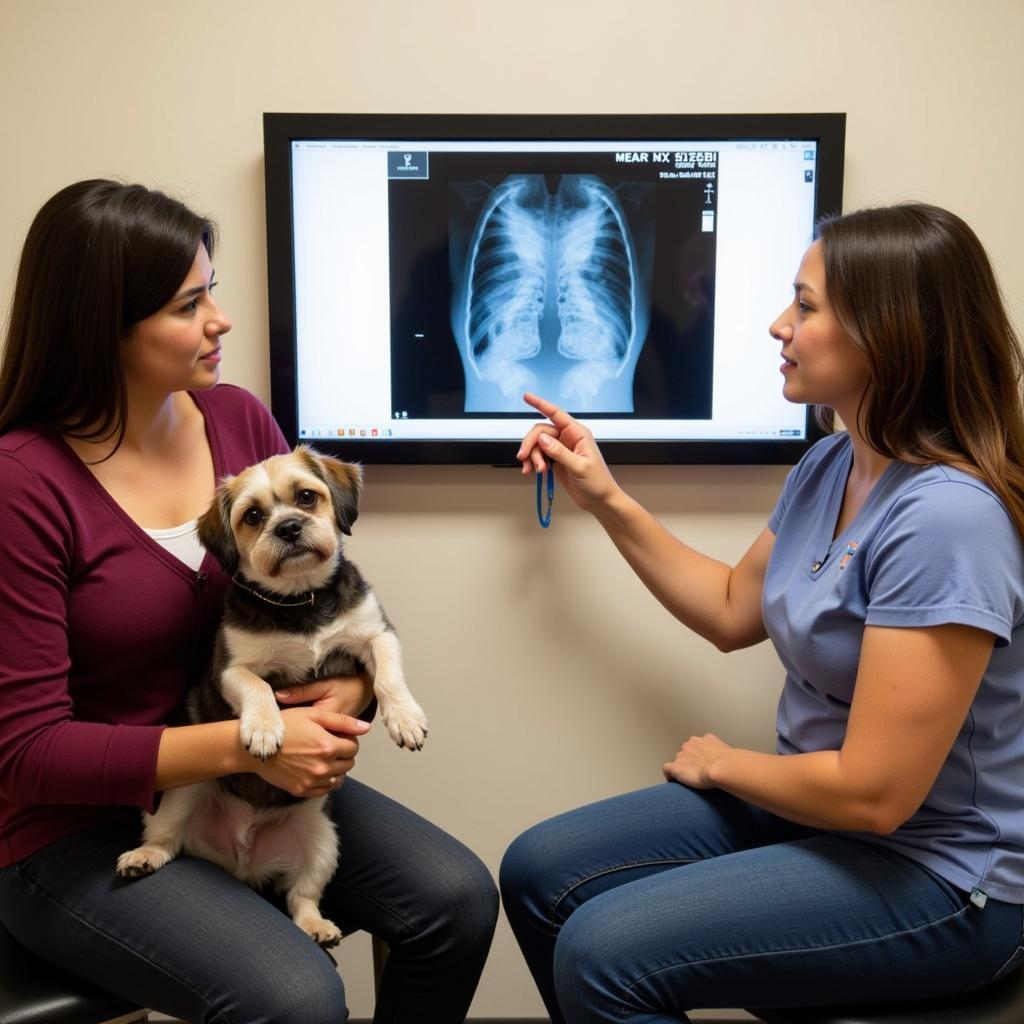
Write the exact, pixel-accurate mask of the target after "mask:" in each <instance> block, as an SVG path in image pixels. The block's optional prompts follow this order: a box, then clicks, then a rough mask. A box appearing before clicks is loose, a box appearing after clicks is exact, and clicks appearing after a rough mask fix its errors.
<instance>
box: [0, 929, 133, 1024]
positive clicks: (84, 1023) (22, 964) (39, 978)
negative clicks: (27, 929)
mask: <svg viewBox="0 0 1024 1024" xmlns="http://www.w3.org/2000/svg"><path fill="white" fill-rule="evenodd" d="M147 1016H148V1014H147V1012H146V1011H145V1010H143V1009H140V1008H139V1007H138V1006H135V1005H134V1004H133V1003H128V1002H125V1000H123V999H119V998H118V997H117V996H112V995H111V994H110V993H109V992H104V991H103V990H102V989H98V988H96V986H95V985H90V984H89V983H88V982H85V981H81V980H80V979H78V978H76V977H75V976H74V975H73V974H68V973H67V972H66V971H62V970H61V969H60V968H59V967H52V966H51V965H50V964H48V963H45V962H44V961H42V960H40V959H39V958H38V957H36V956H33V954H31V953H30V952H29V951H28V950H27V949H25V948H24V947H23V946H22V945H21V944H20V943H18V942H16V941H15V940H14V938H13V937H12V936H11V934H10V932H8V931H7V929H6V928H4V927H3V925H0V1024H135V1022H142V1021H145V1020H146V1019H147Z"/></svg>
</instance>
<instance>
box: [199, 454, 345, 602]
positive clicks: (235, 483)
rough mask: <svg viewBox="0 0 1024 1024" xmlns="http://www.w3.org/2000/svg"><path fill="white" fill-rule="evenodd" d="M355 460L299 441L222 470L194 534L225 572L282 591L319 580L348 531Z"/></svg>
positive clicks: (293, 590) (312, 586) (327, 571)
mask: <svg viewBox="0 0 1024 1024" xmlns="http://www.w3.org/2000/svg"><path fill="white" fill-rule="evenodd" d="M362 484H363V471H362V468H361V467H360V466H356V465H353V464H352V463H348V462H342V461H340V460H339V459H334V458H331V457H330V456H328V455H321V454H319V453H318V452H315V451H313V449H312V448H309V447H307V446H306V445H299V446H298V447H297V448H296V449H295V450H294V451H293V452H291V453H290V454H288V455H275V456H274V457H273V458H270V459H266V460H265V461H264V462H259V463H257V464H256V465H255V466H250V467H249V468H248V469H246V470H244V471H243V472H241V473H239V474H238V475H237V476H233V477H226V478H225V479H224V480H223V481H222V482H221V484H220V486H219V487H218V488H217V493H216V495H215V497H214V499H213V504H212V505H211V506H210V508H209V509H208V510H207V512H206V513H205V514H204V515H203V516H202V518H201V519H200V520H199V540H200V542H201V543H202V544H203V546H204V547H206V548H207V549H209V550H210V551H211V552H212V553H213V555H214V556H215V557H216V559H217V560H218V561H219V562H220V564H221V565H222V566H223V567H224V570H225V571H226V572H227V573H228V574H229V575H234V574H235V572H237V571H239V570H241V571H242V572H243V573H244V574H245V576H246V577H247V578H248V579H250V580H252V581H253V582H254V583H258V584H259V585H260V586H263V587H266V588H267V589H268V590H273V591H276V592H277V593H279V594H299V593H302V592H304V591H306V590H314V589H316V588H317V587H320V586H323V585H324V584H325V583H326V582H327V580H328V579H330V576H331V574H332V573H333V572H334V569H335V566H337V564H338V558H339V557H340V555H341V539H342V538H341V535H342V534H349V533H351V532H352V524H353V523H354V522H355V520H356V516H357V515H358V508H359V494H360V491H361V490H362Z"/></svg>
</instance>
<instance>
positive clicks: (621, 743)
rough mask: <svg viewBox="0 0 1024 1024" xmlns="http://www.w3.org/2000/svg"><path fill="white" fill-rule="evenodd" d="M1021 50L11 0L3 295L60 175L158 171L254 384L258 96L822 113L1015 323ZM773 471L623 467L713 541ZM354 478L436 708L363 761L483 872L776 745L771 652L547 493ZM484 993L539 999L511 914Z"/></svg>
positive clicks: (610, 16) (365, 974) (1019, 308)
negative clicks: (416, 727)
mask: <svg viewBox="0 0 1024 1024" xmlns="http://www.w3.org/2000/svg"><path fill="white" fill-rule="evenodd" d="M1022 44H1024V3H1022V2H1021V0H976V2H975V3H971V4H968V3H959V2H952V0H903V2H900V0H860V2H858V3H840V2H837V0H817V2H805V0H775V2H768V0H764V2H757V0H721V2H714V0H710V2H709V0H704V2H701V3H694V2H691V0H629V2H623V0H617V2H609V0H518V2H517V3H513V4H509V5H504V6H499V5H498V4H496V3H493V2H491V3H488V2H484V0H476V2H472V0H443V2H438V0H435V2H428V0H419V2H414V0H409V2H405V3H403V2H399V0H377V2H376V3H373V4H369V3H354V2H349V0H344V2H342V0H295V2H293V3H288V4H285V3H281V2H279V0H273V2H271V0H201V2H200V0H175V2H165V3H159V4H158V3H155V2H151V0H81V2H79V0H0V113H2V118H0V125H2V130H3V132H4V141H3V161H2V164H0V183H2V188H0V287H3V288H9V286H10V281H11V278H12V275H13V272H14V267H15V263H16V260H17V254H18V249H19V246H20V243H21V240H22V238H23V237H24V233H25V230H26V228H27V227H28V223H29V220H30V218H31V216H32V215H33V213H34V212H35V210H36V209H37V208H38V207H39V205H40V204H41V203H42V202H43V201H44V200H45V199H46V198H47V197H48V196H49V195H50V194H51V193H52V192H54V191H55V190H56V189H57V188H59V187H61V186H63V185H65V184H67V183H69V182H71V181H73V180H76V179H79V178H84V177H90V176H96V175H116V176H122V177H126V178H128V179H136V180H140V181H143V182H145V183H147V184H150V185H156V186H163V187H166V188H168V189H170V190H172V191H174V192H175V193H177V194H178V195H180V196H181V197H182V198H184V199H185V200H186V201H188V202H190V203H192V204H194V205H195V206H196V207H198V208H199V209H201V210H204V211H207V212H210V213H212V214H213V215H215V216H216V217H217V219H218V220H219V221H220V224H221V226H222V229H223V244H222V248H221V251H220V253H219V255H218V261H217V263H218V266H217V270H218V277H219V278H220V280H221V281H222V282H223V283H222V284H221V288H220V291H219V292H218V299H219V300H220V301H222V302H223V303H224V304H225V305H226V307H227V308H228V309H229V310H230V311H231V312H232V314H233V316H234V320H235V329H234V331H233V333H232V335H231V336H230V338H229V339H228V341H227V346H226V353H227V354H226V358H225V364H224V376H225V379H227V380H229V381H233V382H236V383H240V384H243V385H245V386H247V387H249V388H251V389H252V390H254V391H255V392H256V393H257V394H259V395H261V396H262V397H264V398H265V399H266V398H269V386H268V380H269V376H268V360H267V327H266V298H265V287H264V282H265V272H266V271H265V236H264V221H263V173H262V143H261V114H262V112H263V111H265V110H276V111H288V110H293V111H370V112H372V111H394V112H399V111H424V112H478V111H500V112H631V111H646V112H698V111H733V112H751V111H804V110H806V111H832V110H839V111H846V112H847V113H848V115H849V122H848V138H847V164H846V171H847V179H846V180H847V188H846V197H847V200H846V207H847V208H848V209H849V208H852V207H854V206H857V205H862V204H865V203H877V202H886V201H892V200H897V199H904V198H912V197H913V198H923V199H926V200H929V201H932V202H936V203H939V204H942V205H946V206H949V207H950V208H952V209H954V210H956V211H958V212H959V213H961V214H962V215H963V216H965V217H966V219H967V220H968V221H969V222H970V223H971V224H973V226H974V227H975V228H976V230H977V231H978V233H979V234H980V236H981V238H982V240H983V241H984V242H985V243H986V245H987V246H988V248H989V251H990V252H991V254H992V256H993V258H994V260H995V263H996V266H997V270H998V271H999V273H1000V276H1001V280H1002V283H1003V287H1004V289H1005V292H1006V294H1007V297H1008V300H1009V302H1010V305H1011V309H1012V311H1013V314H1014V316H1015V319H1016V322H1017V324H1018V325H1020V324H1022V323H1024V315H1022V314H1024V258H1022V255H1021V253H1022V246H1021V244H1020V234H1021V231H1022V229H1024V217H1022V214H1021V202H1020V180H1021V177H1020V175H1021V172H1020V165H1021V163H1022V157H1024V144H1022V141H1021V126H1022V119H1021V102H1022V99H1024V62H1022V61H1021V59H1020V53H1021V48H1022ZM794 269H795V268H794ZM751 272H752V273H756V272H757V268H756V267H755V268H752V269H751ZM779 299H780V305H781V304H783V303H784V301H785V300H786V296H783V295H780V297H779ZM5 307H6V301H5ZM760 340H764V342H765V344H769V343H770V342H769V341H768V339H767V335H765V336H764V338H763V339H759V341H760ZM783 477H784V470H783V469H782V468H779V467H769V468H755V469H749V468H686V467H678V468H670V467H665V468H649V469H639V468H624V469H623V470H622V471H621V473H620V478H621V480H622V482H623V483H624V484H625V485H626V486H627V488H628V489H629V490H630V491H631V492H632V493H633V494H635V495H636V496H637V497H638V498H639V499H640V500H641V501H643V502H644V503H646V504H647V505H648V506H649V507H650V508H652V509H653V510H654V511H655V512H656V513H657V514H659V515H660V516H661V517H663V519H664V521H665V522H666V523H667V525H668V526H669V527H670V528H672V529H673V530H675V531H676V532H678V533H679V534H680V535H681V536H682V537H684V538H685V539H686V540H687V541H688V542H691V543H693V544H694V545H696V546H698V547H700V548H702V549H704V550H705V551H708V552H709V553H712V554H714V555H717V556H719V557H721V558H724V559H735V558H737V557H738V556H739V555H740V554H741V552H742V551H743V550H744V549H745V547H746V546H747V544H748V543H749V542H750V541H751V540H752V539H753V538H754V536H755V535H756V534H757V532H758V531H759V530H760V529H761V527H762V525H763V523H764V521H765V518H766V517H767V515H768V513H769V511H770V509H771V507H772V503H773V501H774V497H775V494H776V491H777V489H778V487H779V485H780V483H781V481H782V479H783ZM367 479H368V490H367V495H366V500H365V504H364V508H363V516H362V517H361V518H360V521H359V523H358V525H357V529H356V533H355V536H354V538H353V540H352V543H351V547H350V554H351V555H352V557H353V558H355V560H356V561H358V562H359V563H360V565H361V566H362V568H363V570H364V571H365V573H366V574H367V575H368V577H369V578H370V579H371V580H373V581H374V582H375V584H376V585H377V588H378V591H379V593H380V595H381V597H382V600H383V602H384V604H385V606H386V607H387V609H388V611H389V613H390V614H391V616H392V617H393V619H394V621H395V622H396V624H397V625H398V627H399V630H400V632H401V635H402V637H403V640H404V643H405V650H406V657H407V662H408V670H409V677H410V680H411V682H412V685H413V687H414V690H415V692H416V694H417V695H418V697H419V698H420V699H421V700H422V702H423V704H424V705H425V706H426V708H427V710H428V712H429V713H430V716H431V724H432V729H431V737H430V742H429V744H428V746H427V748H426V750H425V751H424V752H423V753H422V754H418V755H415V756H413V755H410V754H407V753H404V752H399V751H398V750H397V749H394V748H392V747H391V746H390V745H389V744H388V743H387V742H386V741H385V737H384V735H383V733H382V732H378V733H377V734H375V735H373V736H372V737H371V738H370V739H368V740H367V741H366V743H365V745H364V749H363V753H362V755H361V758H360V763H359V767H358V774H359V777H360V778H362V779H363V780H365V781H367V782H369V783H371V784H375V785H377V786H379V787H380V788H382V789H383V790H385V791H386V792H388V793H390V794H392V795H393V796H395V797H397V798H398V799H400V800H402V801H404V802H406V803H408V804H409V805H410V806H411V807H413V808H415V809H417V810H419V811H420V812H422V813H423V814H425V815H427V816H428V817H430V818H433V819H434V820H435V821H437V822H438V823H439V824H441V825H442V826H444V827H445V828H447V829H449V830H450V831H451V832H453V833H454V834H455V835H457V836H459V837H460V838H462V839H463V840H464V841H465V842H467V843H468V844H469V845H470V846H472V847H473V848H474V849H475V850H477V851H478V852H479V854H480V855H481V856H482V857H483V858H484V860H485V861H486V862H487V863H488V865H489V866H490V867H491V868H492V869H493V870H494V871H495V872H496V871H497V866H498V863H499V860H500V857H501V854H502V851H503V849H504V847H505V846H506V844H507V843H508V841H509V840H510V839H511V838H512V837H513V836H514V835H516V833H517V832H518V831H520V830H521V829H522V828H524V827H525V826H527V825H529V824H531V823H532V822H534V821H536V820H538V819H540V818H541V817H543V816H546V815H549V814H551V813H554V812H557V811H560V810H563V809H566V808H568V807H571V806H573V805H576V804H579V803H581V802H583V801H587V800H590V799H593V798H597V797H601V796H604V795H607V794H611V793H615V792H618V791H622V790H625V789H628V788H631V787H637V786H642V785H645V784H648V783H652V782H655V781H657V780H658V778H659V769H660V765H661V764H662V762H663V761H664V760H666V759H667V758H668V757H669V756H670V755H671V754H672V753H673V751H674V750H675V748H676V746H677V744H678V742H679V741H680V739H681V738H683V737H684V736H685V735H688V734H689V733H691V732H694V731H698V730H699V731H703V730H712V729H713V730H715V731H717V732H719V733H721V735H722V736H723V737H725V738H726V739H728V740H730V741H732V742H735V743H738V744H746V745H750V746H756V747H762V748H766V747H768V746H769V745H770V743H771V740H772V719H773V709H774V701H775V699H776V696H777V693H778V689H779V685H780V682H781V672H780V669H779V666H778V663H777V662H776V660H775V658H774V657H773V654H772V651H771V649H770V648H769V647H768V646H766V645H762V646H761V647H759V648H756V649H754V650H751V651H746V652H742V653H739V654H733V655H730V656H728V657H726V656H724V655H720V654H718V653H717V652H715V651H714V650H713V649H711V648H709V647H708V646H707V645H706V644H704V643H702V642H700V641H698V640H696V639H695V638H694V637H692V636H688V635H687V634H686V633H685V632H684V631H683V629H682V628H681V627H679V626H677V625H676V624H675V623H674V621H673V620H671V619H670V617H669V616H668V615H667V614H666V613H665V612H664V611H663V610H662V609H661V608H660V607H659V606H658V605H656V604H655V603H654V602H653V600H652V599H651V598H649V597H648V596H647V594H646V592H645V591H644V590H643V588H642V587H641V586H640V585H639V584H638V583H637V582H636V581H635V579H633V578H632V577H631V575H630V573H629V571H628V570H627V569H626V568H624V565H623V564H622V563H621V562H620V560H619V559H618V557H617V555H616V554H615V551H614V549H613V548H612V547H611V545H610V544H609V543H608V542H607V541H606V540H605V538H604V537H603V535H602V533H601V532H600V530H599V529H598V528H597V527H596V526H595V525H594V523H593V522H591V521H589V520H587V519H586V518H585V517H584V516H582V515H581V514H578V513H576V512H575V511H574V510H572V509H570V508H568V507H567V505H566V502H565V501H564V499H563V500H562V501H561V502H559V503H558V505H557V507H556V511H555V518H554V523H553V525H552V528H551V529H550V530H548V531H541V530H540V529H539V528H538V527H537V525H536V521H535V519H534V516H533V493H532V487H531V483H530V482H524V481H522V480H520V479H519V478H518V477H517V476H516V475H515V474H514V473H513V472H511V471H508V470H492V469H488V468H476V467H473V468H447V469H431V468H426V467H418V468H413V467H393V468H373V467H371V468H370V469H369V472H368V474H367ZM343 958H344V962H343V966H345V976H346V979H347V982H348V985H349V990H350V993H351V996H352V1008H353V1012H354V1013H355V1015H356V1016H363V1015H365V1014H366V1013H367V1012H368V1009H369V1005H370V986H369V953H368V947H366V945H365V944H364V943H363V942H362V940H361V939H360V938H353V939H350V940H348V941H347V942H346V943H345V944H344V952H343ZM473 1013H474V1014H475V1015H478V1016H499V1015H502V1016H506V1015H507V1016H534V1015H539V1014H540V1013H541V1006H540V1002H539V1000H538V999H537V997H536V996H535V994H534V993H533V991H532V986H531V984H530V982H529V978H528V976H527V973H526V971H525V969H524V967H523V966H522V964H521V962H520V959H519V956H518V953H517V951H516V949H515V947H514V944H513V942H512V939H511V936H510V933H509V932H508V929H507V926H505V925H504V923H502V924H501V926H500V929H499V933H498V936H497V939H496V941H495V946H494V951H493V954H492V958H491V961H490V964H489V966H488V968H487V972H486V974H485V977H484V980H483V983H482V985H481V988H480V991H479V994H478V997H477V1000H476V1002H475V1004H474V1007H473Z"/></svg>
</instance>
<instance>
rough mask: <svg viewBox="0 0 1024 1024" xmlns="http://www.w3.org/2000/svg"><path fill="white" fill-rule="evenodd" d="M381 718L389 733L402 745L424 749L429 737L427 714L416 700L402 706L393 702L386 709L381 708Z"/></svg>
mask: <svg viewBox="0 0 1024 1024" xmlns="http://www.w3.org/2000/svg"><path fill="white" fill-rule="evenodd" d="M381 719H382V720H383V722H384V725H385V727H386V728H387V730H388V735H389V736H390V737H391V738H392V739H393V740H394V741H395V743H397V744H398V745H399V746H400V747H405V748H406V749H407V750H420V749H422V747H423V744H424V743H425V742H426V739H427V716H426V715H425V714H424V713H423V708H421V707H420V706H419V704H417V703H416V702H415V701H410V702H409V703H407V704H404V705H400V706H396V705H394V704H392V705H391V706H390V707H389V708H388V709H387V710H386V711H385V710H384V709H383V708H381Z"/></svg>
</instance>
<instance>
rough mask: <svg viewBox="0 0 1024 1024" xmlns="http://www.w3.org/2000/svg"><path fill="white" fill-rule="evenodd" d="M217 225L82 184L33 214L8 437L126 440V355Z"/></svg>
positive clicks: (17, 307) (0, 389)
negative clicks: (44, 433)
mask: <svg viewBox="0 0 1024 1024" xmlns="http://www.w3.org/2000/svg"><path fill="white" fill-rule="evenodd" d="M215 237H216V231H215V228H214V225H213V223H212V222H211V221H210V220H208V219H207V218H205V217H200V216H199V215H197V214H195V213H193V212H192V211H191V210H189V209H188V208H187V207H186V206H184V205H183V204H182V203H180V202H179V201H178V200H176V199H172V198H171V197H169V196H167V195H165V194H164V193H162V192H156V191H153V190H151V189H147V188H144V187H143V186H142V185H125V184H122V183H120V182H116V181H107V180H104V179H93V180H90V181H79V182H76V183H75V184H74V185H69V186H68V187H67V188H64V189H61V191H60V192H58V193H57V194H56V195H55V196H53V197H52V198H51V199H49V200H48V201H47V202H46V203H45V204H44V205H43V207H42V209H41V210H40V211H39V213H37V214H36V216H35V219H34V220H33V221H32V225H31V227H30V228H29V231H28V235H27V237H26V239H25V245H24V247H23V249H22V253H21V262H20V263H19V265H18V276H17V279H16V283H15V286H14V301H13V302H12V305H11V312H10V318H9V321H8V328H7V336H6V340H5V344H4V351H3V358H2V362H0V433H3V432H4V431H7V430H11V429H12V428H14V427H19V426H33V427H37V428H40V429H43V430H51V431H55V432H60V433H66V434H71V435H73V436H76V437H81V438H84V439H88V440H99V439H105V438H108V437H112V436H114V435H115V434H116V435H117V443H118V444H120V442H121V440H122V439H123V437H124V429H125V412H126V408H125V407H126V402H127V397H126V392H125V380H124V370H123V367H122V362H121V348H122V345H123V344H124V342H125V339H126V337H127V334H128V331H129V329H130V328H131V327H132V325H133V324H136V323H138V322H139V321H140V320H145V319H146V317H148V316H151V315H152V314H153V313H155V312H157V310H159V309H161V308H163V306H165V305H166V304H167V303H168V302H169V301H170V300H171V299H172V298H173V297H174V294H175V291H176V290H177V288H178V287H179V286H180V285H181V282H182V281H184V280H185V277H186V276H187V274H188V272H189V269H190V268H191V266H192V263H193V262H194V260H195V256H196V250H197V249H198V248H199V245H200V243H202V244H203V245H205V246H206V249H207V251H208V252H209V253H210V255H211V256H212V255H213V248H214V242H215Z"/></svg>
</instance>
